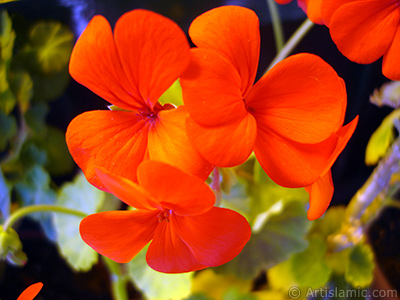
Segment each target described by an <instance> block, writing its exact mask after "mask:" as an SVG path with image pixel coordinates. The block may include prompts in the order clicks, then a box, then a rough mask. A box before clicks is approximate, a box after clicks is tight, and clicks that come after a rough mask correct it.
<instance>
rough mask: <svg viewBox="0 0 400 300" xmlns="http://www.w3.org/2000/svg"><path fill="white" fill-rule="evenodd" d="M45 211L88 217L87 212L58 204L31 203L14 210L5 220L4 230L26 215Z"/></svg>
mask: <svg viewBox="0 0 400 300" xmlns="http://www.w3.org/2000/svg"><path fill="white" fill-rule="evenodd" d="M44 211H50V212H59V213H64V214H69V215H74V216H77V217H82V218H84V217H86V216H87V214H85V213H83V212H81V211H78V210H75V209H71V208H67V207H62V206H58V205H30V206H25V207H23V208H20V209H17V210H16V211H14V212H13V213H12V214H11V215H10V216H9V217H8V219H7V220H6V221H5V222H4V226H3V230H4V231H7V229H8V228H9V227H11V226H13V225H14V223H15V222H17V221H18V220H19V219H21V218H23V217H25V216H26V215H29V214H32V213H35V212H44Z"/></svg>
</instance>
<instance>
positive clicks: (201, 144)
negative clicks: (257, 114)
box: [186, 114, 257, 167]
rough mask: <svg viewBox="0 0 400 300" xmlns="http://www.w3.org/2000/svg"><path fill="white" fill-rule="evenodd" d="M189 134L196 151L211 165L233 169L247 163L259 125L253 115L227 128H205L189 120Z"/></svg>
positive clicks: (248, 115)
mask: <svg viewBox="0 0 400 300" xmlns="http://www.w3.org/2000/svg"><path fill="white" fill-rule="evenodd" d="M186 126H187V132H188V135H189V138H190V140H191V141H192V143H193V145H194V146H195V147H196V149H197V150H198V151H199V152H200V153H201V155H203V156H204V157H205V159H207V160H208V161H209V162H210V163H211V164H213V165H215V166H218V167H233V166H236V165H239V164H241V163H243V162H245V161H246V159H247V158H248V157H249V155H250V154H251V152H252V151H253V147H254V143H255V139H256V135H257V125H256V121H255V119H254V118H253V116H252V115H250V114H247V115H245V117H244V118H241V119H238V120H237V121H236V122H234V123H230V124H226V125H225V126H223V125H222V126H216V127H205V126H201V125H198V124H197V123H195V122H193V120H191V119H190V118H188V119H187V124H186Z"/></svg>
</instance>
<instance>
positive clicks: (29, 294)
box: [17, 282, 43, 300]
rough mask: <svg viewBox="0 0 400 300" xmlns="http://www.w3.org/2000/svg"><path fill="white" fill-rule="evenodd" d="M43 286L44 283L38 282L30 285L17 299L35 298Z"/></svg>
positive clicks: (30, 299) (31, 299)
mask: <svg viewBox="0 0 400 300" xmlns="http://www.w3.org/2000/svg"><path fill="white" fill-rule="evenodd" d="M42 287H43V283H41V282H37V283H34V284H32V285H30V286H28V287H27V288H26V289H25V290H24V291H23V292H22V293H21V295H19V297H18V299H17V300H33V298H35V297H36V295H37V294H39V292H40V290H41V289H42Z"/></svg>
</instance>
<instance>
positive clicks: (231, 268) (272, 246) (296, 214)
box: [214, 200, 311, 279]
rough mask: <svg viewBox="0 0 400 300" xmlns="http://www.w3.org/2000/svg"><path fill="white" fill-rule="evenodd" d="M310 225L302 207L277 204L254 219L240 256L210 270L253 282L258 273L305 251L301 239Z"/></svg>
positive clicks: (298, 203) (305, 246)
mask: <svg viewBox="0 0 400 300" xmlns="http://www.w3.org/2000/svg"><path fill="white" fill-rule="evenodd" d="M310 225H311V222H310V221H308V220H307V216H306V210H305V208H304V205H303V204H302V203H300V202H298V201H291V202H289V201H282V200H281V201H279V202H277V203H275V204H274V205H273V206H272V207H271V208H270V209H269V210H267V211H265V212H264V213H262V214H259V215H258V217H257V218H256V220H255V222H254V225H253V227H252V230H253V234H252V237H251V238H250V241H249V242H248V243H247V245H246V246H245V247H244V249H243V250H242V252H241V253H240V254H239V255H238V256H237V257H236V258H234V259H233V260H232V261H230V262H228V263H227V264H225V265H222V266H220V267H217V268H214V269H215V270H216V271H217V272H219V273H228V274H234V275H235V276H237V277H238V278H243V279H252V278H255V277H256V276H257V275H258V274H259V272H260V271H261V270H263V269H268V268H270V267H272V266H274V265H276V264H278V263H280V262H282V261H284V260H286V259H288V257H289V256H290V255H291V254H292V253H296V252H300V251H302V250H304V249H305V248H307V245H308V242H307V240H306V239H305V235H306V233H307V232H308V230H309V228H310Z"/></svg>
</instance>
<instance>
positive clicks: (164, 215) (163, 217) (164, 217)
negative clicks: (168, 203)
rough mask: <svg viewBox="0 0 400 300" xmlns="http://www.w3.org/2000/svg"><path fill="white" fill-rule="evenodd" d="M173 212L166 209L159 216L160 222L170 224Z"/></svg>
mask: <svg viewBox="0 0 400 300" xmlns="http://www.w3.org/2000/svg"><path fill="white" fill-rule="evenodd" d="M171 212H172V210H171V209H164V210H162V211H160V212H159V213H158V215H157V218H158V222H159V223H161V222H164V221H165V222H167V223H169V216H170V215H171Z"/></svg>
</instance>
